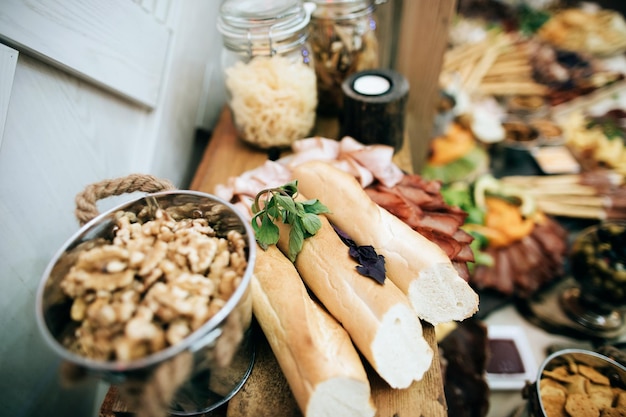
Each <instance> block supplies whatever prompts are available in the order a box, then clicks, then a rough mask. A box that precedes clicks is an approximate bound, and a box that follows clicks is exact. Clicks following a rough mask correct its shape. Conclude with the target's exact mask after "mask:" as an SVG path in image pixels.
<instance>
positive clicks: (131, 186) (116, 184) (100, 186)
mask: <svg viewBox="0 0 626 417" xmlns="http://www.w3.org/2000/svg"><path fill="white" fill-rule="evenodd" d="M175 188H176V187H174V185H173V184H172V183H171V182H169V181H167V180H162V179H159V178H157V177H154V176H152V175H147V174H130V175H128V176H126V177H120V178H113V179H107V180H103V181H100V182H96V183H93V184H90V185H88V186H87V187H85V189H84V190H83V191H82V192H80V193H79V194H78V195H77V196H76V211H75V214H76V218H77V219H78V222H79V223H80V225H81V226H83V225H84V224H85V223H87V222H89V221H90V220H91V219H93V218H94V217H96V216H98V214H100V213H99V212H98V207H97V205H96V203H97V202H98V200H102V199H105V198H107V197H111V196H115V195H122V194H126V193H133V192H136V191H140V192H145V193H154V192H157V191H165V190H173V189H175Z"/></svg>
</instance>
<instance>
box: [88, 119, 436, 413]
mask: <svg viewBox="0 0 626 417" xmlns="http://www.w3.org/2000/svg"><path fill="white" fill-rule="evenodd" d="M337 131H338V129H337V122H336V120H332V119H329V120H323V119H322V120H318V122H317V126H316V129H315V132H314V134H316V135H320V136H324V137H328V138H334V139H337V138H336V132H337ZM404 142H405V146H404V148H403V149H402V150H401V151H400V152H398V153H397V154H396V155H395V157H394V161H395V162H396V164H398V165H399V166H400V167H401V168H403V169H405V170H406V171H407V172H411V171H412V168H411V161H410V156H409V155H410V153H409V152H408V150H407V149H406V148H407V145H406V143H407V141H406V140H405V141H404ZM267 158H268V154H267V152H264V151H261V150H258V149H255V148H252V147H250V146H248V145H246V144H245V143H243V142H242V141H241V140H239V139H238V137H237V132H236V131H235V128H234V126H233V123H232V119H231V113H230V111H229V110H228V108H226V109H224V111H223V112H222V114H221V116H220V120H219V122H218V124H217V126H216V128H215V130H214V132H213V135H212V137H211V139H210V142H209V144H208V145H207V147H206V149H205V151H204V155H203V157H202V160H201V162H200V165H199V167H198V169H197V171H196V173H195V176H194V178H193V180H192V183H191V185H190V188H191V189H192V190H196V191H202V192H206V193H213V192H214V188H215V186H216V185H218V184H224V183H226V181H227V179H228V178H230V177H233V176H237V175H240V174H241V173H243V172H245V171H248V170H250V169H253V168H256V167H258V166H260V165H262V164H263V163H264V162H265V161H266V160H267ZM422 324H423V331H424V337H425V339H426V340H427V342H428V343H429V344H430V346H431V347H432V349H433V351H434V356H433V364H432V366H431V368H430V370H429V371H428V372H427V373H426V374H425V376H424V378H423V379H422V380H421V381H418V382H415V383H413V384H412V385H411V386H410V387H409V388H407V389H402V390H398V389H392V388H390V387H389V385H387V383H386V382H384V381H383V380H382V379H381V378H380V377H379V376H378V375H377V374H376V372H375V371H374V370H373V369H371V368H370V367H369V366H367V364H366V370H367V373H368V376H369V379H370V385H371V390H372V397H373V401H374V404H375V406H376V408H377V410H378V412H377V414H376V415H377V417H413V416H415V417H418V416H428V417H440V416H441V417H443V416H447V415H448V413H447V406H446V401H445V395H444V389H443V379H442V374H441V368H440V365H439V352H438V348H437V341H436V337H435V329H434V327H433V326H432V325H430V324H428V323H425V322H423V323H422ZM256 339H257V340H256V345H257V348H256V360H255V364H254V367H253V370H252V373H251V375H250V377H249V378H248V380H247V381H246V383H245V384H244V386H243V388H242V389H241V390H240V392H239V393H237V394H236V395H235V396H234V397H233V398H232V399H231V400H230V402H229V403H228V405H227V406H226V407H224V408H223V409H221V410H216V411H214V412H213V413H211V416H216V417H217V416H219V417H276V416H281V417H292V416H293V417H297V416H301V415H302V414H301V413H300V411H299V410H298V407H297V405H296V403H295V400H294V398H293V396H292V395H291V391H290V390H289V386H288V385H287V382H286V380H285V378H284V376H283V374H282V372H281V370H280V367H279V366H278V363H277V362H276V359H275V357H274V356H273V353H272V351H271V349H270V348H269V345H268V344H267V341H266V340H265V337H264V335H263V334H262V333H261V332H260V331H259V332H257V334H256ZM105 409H106V410H105ZM122 415H126V416H127V415H129V410H127V409H126V407H125V406H124V404H123V403H122V402H121V401H120V400H119V398H117V392H116V390H115V388H114V387H112V388H111V390H110V391H109V393H108V395H107V397H106V399H105V402H104V403H103V406H102V409H101V412H100V416H102V417H119V416H122Z"/></svg>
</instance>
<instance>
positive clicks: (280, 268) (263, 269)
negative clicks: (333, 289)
mask: <svg viewBox="0 0 626 417" xmlns="http://www.w3.org/2000/svg"><path fill="white" fill-rule="evenodd" d="M252 300H253V301H252V305H253V307H252V308H253V311H254V315H255V317H256V319H257V321H258V322H259V325H260V326H261V328H262V329H263V332H264V334H265V335H266V336H267V340H268V342H269V345H270V347H271V349H272V351H273V352H274V355H275V356H276V360H277V362H278V364H279V366H280V368H281V369H282V371H283V374H284V375H285V379H286V380H287V382H288V383H289V386H290V388H291V391H292V393H293V395H294V398H295V399H296V402H297V403H298V406H299V408H300V410H301V411H302V414H303V415H304V416H306V417H335V416H354V417H372V416H374V414H375V408H374V406H373V402H372V400H371V393H370V385H369V381H368V379H367V374H366V372H365V368H364V367H363V363H362V362H361V358H360V356H359V354H358V352H357V351H356V349H355V348H354V346H353V344H352V342H351V340H350V337H349V336H348V334H347V333H346V331H345V330H344V329H343V328H342V327H341V325H340V324H339V323H337V321H336V320H335V319H334V318H332V317H331V316H330V315H329V314H328V313H327V312H326V311H325V310H324V309H323V308H322V307H321V306H320V305H318V304H317V303H316V302H315V301H313V300H312V299H311V298H310V296H309V294H308V293H307V290H306V288H305V286H304V284H303V283H302V280H301V278H300V276H299V275H298V272H297V271H296V268H295V267H294V265H293V264H292V263H291V262H290V261H289V260H288V259H287V258H286V257H285V256H284V255H283V254H282V253H281V252H280V251H279V250H278V249H277V248H276V246H270V247H269V248H268V249H267V250H266V251H263V250H259V251H257V259H256V263H255V268H254V276H253V278H252Z"/></svg>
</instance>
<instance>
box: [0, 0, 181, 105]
mask: <svg viewBox="0 0 626 417" xmlns="http://www.w3.org/2000/svg"><path fill="white" fill-rule="evenodd" d="M0 27H1V28H2V29H1V30H0V39H2V40H3V41H4V42H5V43H7V44H9V45H11V46H13V47H15V48H16V49H18V50H20V51H22V52H27V53H30V54H33V55H35V56H36V57H37V58H38V59H41V60H43V61H44V62H48V63H50V64H52V65H55V66H58V67H60V68H62V69H64V70H65V71H68V72H70V73H72V74H74V75H76V76H78V77H81V78H84V79H86V80H89V81H91V82H93V83H95V84H97V85H99V86H101V87H104V88H107V89H110V90H112V91H115V92H116V93H118V94H120V95H122V96H124V97H126V98H128V99H130V100H133V101H135V102H137V103H140V104H142V105H144V106H147V107H149V108H153V107H154V106H155V105H156V102H157V100H158V97H159V90H160V87H161V81H162V76H163V69H164V66H165V64H166V61H165V60H166V56H167V50H168V47H169V39H170V31H169V30H168V28H167V27H165V26H164V25H163V24H161V22H159V21H158V20H156V19H155V18H154V17H153V15H152V14H151V13H146V11H145V10H143V9H142V7H141V6H140V5H137V4H135V3H133V2H131V1H128V0H106V1H101V0H64V1H53V0H31V1H26V0H2V2H0Z"/></svg>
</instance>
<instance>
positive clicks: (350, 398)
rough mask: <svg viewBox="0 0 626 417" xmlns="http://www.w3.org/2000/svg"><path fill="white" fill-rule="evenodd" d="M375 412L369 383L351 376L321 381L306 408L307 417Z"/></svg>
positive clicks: (354, 416) (369, 416)
mask: <svg viewBox="0 0 626 417" xmlns="http://www.w3.org/2000/svg"><path fill="white" fill-rule="evenodd" d="M375 414H376V408H375V407H374V404H373V402H372V400H371V396H370V387H369V385H368V384H365V383H363V381H360V380H356V379H349V378H332V379H328V380H326V381H324V382H321V383H319V384H318V385H317V386H316V387H315V391H314V392H313V394H312V395H311V398H310V399H309V403H308V405H307V410H306V416H307V417H336V416H342V417H343V416H346V417H374V415H375Z"/></svg>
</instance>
